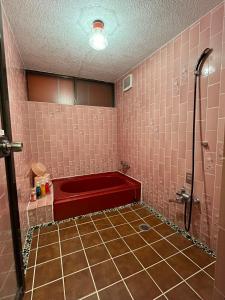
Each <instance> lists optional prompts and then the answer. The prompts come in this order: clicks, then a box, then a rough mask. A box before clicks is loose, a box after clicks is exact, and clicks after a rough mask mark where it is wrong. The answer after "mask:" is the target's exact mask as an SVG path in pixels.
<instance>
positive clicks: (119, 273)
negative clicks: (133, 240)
mask: <svg viewBox="0 0 225 300" xmlns="http://www.w3.org/2000/svg"><path fill="white" fill-rule="evenodd" d="M106 219H107V217H106ZM108 221H109V220H108ZM92 222H93V224H94V226H95V228H96V230H97V227H96V225H95V222H94V221H92ZM111 224H112V223H111ZM97 232H98V230H97ZM117 233H118V232H117ZM99 235H100V238H101V240H102V243H103V245H104V247H105V248H106V250H107V252H108V254H109V256H110V258H111V261H112V263H113V265H114V267H115V268H116V270H117V272H118V274H119V276H120V277H121V279H122V281H123V283H124V285H125V287H126V289H127V291H128V293H129V295H130V296H131V299H133V300H134V298H133V296H132V294H131V292H130V290H129V289H128V286H127V284H126V282H125V281H124V279H123V276H122V275H121V273H120V271H119V269H118V267H117V265H116V263H115V262H114V260H113V258H112V256H111V253H110V252H109V250H108V248H107V247H106V245H105V243H104V241H103V239H102V236H101V234H99Z"/></svg>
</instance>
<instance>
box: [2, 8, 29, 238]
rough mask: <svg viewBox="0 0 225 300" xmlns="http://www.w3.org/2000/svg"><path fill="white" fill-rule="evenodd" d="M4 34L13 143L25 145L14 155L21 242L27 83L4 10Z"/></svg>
mask: <svg viewBox="0 0 225 300" xmlns="http://www.w3.org/2000/svg"><path fill="white" fill-rule="evenodd" d="M3 33H4V47H5V56H6V68H7V81H8V91H9V103H10V113H11V123H12V134H13V140H14V141H22V142H23V144H24V148H23V152H21V153H15V155H14V157H15V169H16V181H17V190H18V198H19V199H18V200H19V213H20V223H21V229H22V239H24V235H25V232H26V230H27V227H28V224H27V213H26V207H27V203H28V201H29V192H30V179H29V175H30V160H31V152H30V136H29V123H28V104H27V95H26V81H25V73H24V70H23V63H22V60H21V57H20V54H19V51H18V47H17V44H16V40H15V37H14V35H13V33H12V31H11V28H10V24H9V22H8V20H7V17H6V15H5V13H4V10H3Z"/></svg>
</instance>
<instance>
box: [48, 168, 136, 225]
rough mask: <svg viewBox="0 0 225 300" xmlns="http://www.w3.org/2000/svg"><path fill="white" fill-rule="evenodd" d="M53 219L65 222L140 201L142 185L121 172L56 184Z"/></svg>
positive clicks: (67, 179) (54, 181) (86, 176)
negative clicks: (72, 218) (64, 220)
mask: <svg viewBox="0 0 225 300" xmlns="http://www.w3.org/2000/svg"><path fill="white" fill-rule="evenodd" d="M53 188H54V205H53V207H54V208H53V209H54V219H55V220H56V221H57V220H63V219H67V218H71V217H75V216H79V215H84V214H88V213H91V212H95V211H99V210H103V209H107V208H113V207H117V206H120V205H125V204H129V203H132V202H135V201H139V200H140V196H141V184H140V182H138V181H136V180H134V179H132V178H130V177H128V176H126V175H123V174H121V173H119V172H108V173H100V174H94V175H85V176H76V177H70V178H62V179H55V180H53Z"/></svg>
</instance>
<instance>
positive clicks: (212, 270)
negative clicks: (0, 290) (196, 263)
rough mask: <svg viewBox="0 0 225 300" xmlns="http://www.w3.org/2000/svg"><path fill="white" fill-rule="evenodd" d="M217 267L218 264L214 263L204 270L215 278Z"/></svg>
mask: <svg viewBox="0 0 225 300" xmlns="http://www.w3.org/2000/svg"><path fill="white" fill-rule="evenodd" d="M215 267H216V264H215V263H214V264H212V265H210V266H208V267H207V268H205V269H204V270H205V271H206V272H207V273H208V274H209V275H210V276H212V277H213V278H215Z"/></svg>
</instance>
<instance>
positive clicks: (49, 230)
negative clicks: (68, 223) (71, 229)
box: [40, 224, 58, 234]
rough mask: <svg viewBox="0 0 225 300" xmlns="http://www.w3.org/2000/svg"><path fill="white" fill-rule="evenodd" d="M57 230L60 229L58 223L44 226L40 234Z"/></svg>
mask: <svg viewBox="0 0 225 300" xmlns="http://www.w3.org/2000/svg"><path fill="white" fill-rule="evenodd" d="M55 230H58V226H57V225H56V224H55V225H50V226H46V227H42V228H40V234H42V233H47V232H51V231H55Z"/></svg>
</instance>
